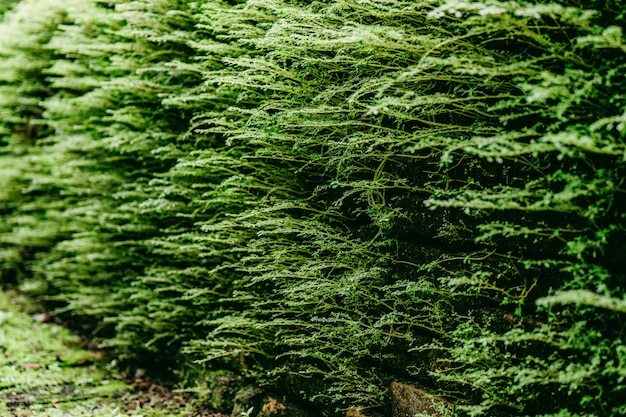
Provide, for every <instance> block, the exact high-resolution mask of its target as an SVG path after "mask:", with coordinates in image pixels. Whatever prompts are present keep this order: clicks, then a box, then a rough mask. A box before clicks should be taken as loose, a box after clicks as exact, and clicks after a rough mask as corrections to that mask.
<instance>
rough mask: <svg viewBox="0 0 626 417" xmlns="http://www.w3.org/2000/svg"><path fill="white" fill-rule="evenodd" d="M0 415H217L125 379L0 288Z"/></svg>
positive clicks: (161, 389) (144, 383)
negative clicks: (0, 290)
mask: <svg viewBox="0 0 626 417" xmlns="http://www.w3.org/2000/svg"><path fill="white" fill-rule="evenodd" d="M0 416H1V417H14V416H20V417H21V416H29V417H44V416H45V417H57V416H58V417H79V416H91V417H118V416H119V417H121V416H135V417H139V416H142V417H183V416H207V417H208V416H217V414H213V413H211V412H209V411H206V410H202V409H201V407H199V406H198V405H197V404H194V402H193V401H189V398H186V397H184V396H183V395H178V394H174V393H172V392H171V391H170V390H168V389H166V388H164V387H162V386H160V385H157V384H153V383H150V382H149V381H146V380H144V379H137V380H135V381H133V382H129V381H128V380H127V379H124V378H123V377H122V375H121V374H119V373H118V372H117V371H116V369H115V367H114V366H113V364H112V362H111V360H110V359H106V358H105V355H103V354H102V353H101V352H98V351H95V350H90V349H87V348H86V347H85V345H84V343H83V342H82V341H81V339H80V338H78V337H77V336H75V335H73V334H72V333H71V332H70V331H69V330H68V329H66V328H64V327H61V326H59V325H57V324H54V323H51V322H49V321H48V317H47V316H45V315H44V314H33V313H32V306H31V305H29V304H27V302H26V301H25V300H24V299H23V298H22V297H21V296H20V295H18V294H17V293H12V292H8V293H7V292H0Z"/></svg>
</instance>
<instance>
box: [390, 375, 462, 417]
mask: <svg viewBox="0 0 626 417" xmlns="http://www.w3.org/2000/svg"><path fill="white" fill-rule="evenodd" d="M391 409H392V416H393V417H415V416H416V415H418V416H434V417H447V416H451V415H452V409H453V407H452V404H451V403H450V402H448V401H446V400H445V399H443V398H441V397H437V396H435V395H431V394H429V393H428V392H426V391H424V390H421V389H419V388H415V387H414V386H412V385H409V384H404V383H402V382H392V383H391Z"/></svg>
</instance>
